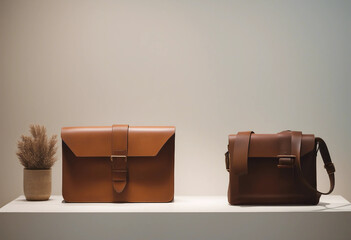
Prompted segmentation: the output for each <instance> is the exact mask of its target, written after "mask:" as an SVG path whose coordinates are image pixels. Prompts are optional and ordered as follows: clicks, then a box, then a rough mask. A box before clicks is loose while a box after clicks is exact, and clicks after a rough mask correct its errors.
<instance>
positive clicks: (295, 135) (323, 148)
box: [291, 132, 335, 196]
mask: <svg viewBox="0 0 351 240" xmlns="http://www.w3.org/2000/svg"><path fill="white" fill-rule="evenodd" d="M301 139H302V133H301V132H291V147H292V149H291V152H292V154H294V155H295V156H296V158H295V168H296V170H297V175H298V178H299V179H300V181H301V182H302V183H303V184H304V185H305V186H306V187H307V188H309V189H311V190H312V191H314V192H315V193H316V194H317V195H319V196H320V195H328V194H330V193H331V192H332V191H333V190H334V187H335V175H334V173H335V167H334V164H333V163H332V161H331V158H330V154H329V150H328V147H327V145H326V143H325V142H324V141H323V139H321V138H316V145H318V149H319V150H320V153H321V156H322V160H323V162H324V167H325V169H326V171H327V173H328V176H329V182H330V187H329V191H328V192H320V191H318V190H317V189H316V188H314V187H312V186H311V184H310V183H309V182H308V181H307V180H306V179H305V177H304V176H303V173H302V169H301V159H300V155H301V153H300V152H301ZM318 149H317V150H318Z"/></svg>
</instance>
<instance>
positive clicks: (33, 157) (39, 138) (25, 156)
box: [16, 125, 57, 169]
mask: <svg viewBox="0 0 351 240" xmlns="http://www.w3.org/2000/svg"><path fill="white" fill-rule="evenodd" d="M30 133H31V134H32V136H24V135H22V136H21V139H20V140H19V141H18V143H17V146H18V151H17V153H16V154H17V156H18V158H19V160H20V162H21V164H22V165H23V166H24V167H25V168H28V169H49V168H51V167H52V165H54V163H55V162H56V157H55V154H56V151H57V146H56V143H57V136H56V135H53V136H52V137H51V138H50V140H48V138H47V135H46V128H45V127H44V126H40V125H31V126H30Z"/></svg>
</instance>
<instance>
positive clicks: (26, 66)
mask: <svg viewBox="0 0 351 240" xmlns="http://www.w3.org/2000/svg"><path fill="white" fill-rule="evenodd" d="M350 3H351V2H350V1H345V2H344V1H291V2H285V1H253V2H251V3H248V2H246V1H242V2H239V1H130V0H129V1H113V0H110V1H26V0H22V1H3V0H0V79H1V82H0V89H1V90H0V91H1V92H0V104H1V105H0V106H1V108H0V110H1V124H0V134H1V135H0V141H1V142H0V164H1V165H0V206H2V205H4V204H5V203H6V202H8V201H10V200H12V199H13V198H15V197H17V196H18V195H20V194H22V167H21V166H20V164H19V162H18V160H17V158H16V156H15V152H16V141H17V139H18V138H19V136H20V135H21V134H22V133H27V132H28V126H29V124H31V123H39V124H44V125H45V126H47V128H48V131H49V133H50V134H53V133H55V134H60V128H61V127H62V126H79V125H84V126H86V125H111V124H113V123H129V124H130V125H175V126H176V127H177V132H176V194H178V195H188V194H191V195H193V194H194V195H215V194H216V195H218V194H219V195H225V194H226V189H227V182H228V175H227V172H226V171H225V168H224V155H223V154H224V152H225V151H226V144H227V135H228V134H229V133H236V132H237V131H239V130H249V129H252V130H254V131H256V132H258V133H270V132H273V133H274V132H278V131H280V130H284V129H296V130H302V131H304V132H305V133H315V134H316V135H318V136H321V137H323V138H324V139H325V140H326V142H327V144H328V146H329V148H330V152H331V155H332V158H333V160H334V161H335V164H336V168H337V175H336V177H337V178H336V189H335V194H342V195H344V196H345V197H347V198H348V199H351V190H350V187H349V184H350V180H351V174H350V172H351V162H350V156H351V147H350V141H351V128H350V125H349V124H350V120H351V109H350V103H351V96H350V90H351V82H350V77H351V70H350V66H351V57H350V56H351V55H350V54H351V47H350V42H351V30H350V24H351V14H350V13H351V4H350ZM60 158H61V153H59V154H58V159H59V160H58V162H57V163H56V165H55V166H54V168H53V193H54V194H60V193H61V160H60ZM318 175H319V178H318V179H319V186H320V188H322V189H324V190H326V189H327V187H328V180H327V177H326V175H325V173H324V170H323V168H322V167H321V164H320V167H319V169H318Z"/></svg>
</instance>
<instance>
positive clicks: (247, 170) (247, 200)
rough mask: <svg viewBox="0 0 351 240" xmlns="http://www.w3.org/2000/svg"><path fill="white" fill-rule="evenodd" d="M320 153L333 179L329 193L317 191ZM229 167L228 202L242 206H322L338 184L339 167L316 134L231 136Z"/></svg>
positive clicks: (240, 133) (286, 133) (228, 157)
mask: <svg viewBox="0 0 351 240" xmlns="http://www.w3.org/2000/svg"><path fill="white" fill-rule="evenodd" d="M318 151H320V153H321V156H322V159H323V162H324V167H325V169H326V171H327V173H328V176H329V180H330V188H329V191H328V192H325V193H322V192H320V191H318V190H317V189H316V187H317V180H316V158H317V153H318ZM225 156H226V158H225V159H226V168H227V171H228V172H229V178H230V181H229V189H228V201H229V203H230V204H232V205H239V204H243V205H244V204H269V205H274V204H306V205H315V204H318V202H319V198H320V196H321V195H325V194H329V193H331V192H332V191H333V189H334V185H335V176H334V172H335V167H334V164H333V163H332V161H331V158H330V154H329V151H328V148H327V145H326V143H325V142H324V141H323V139H321V138H318V137H316V138H315V137H314V135H312V134H302V133H301V132H298V131H283V132H280V133H277V134H255V133H254V132H251V131H249V132H239V133H238V134H236V135H229V144H228V152H227V153H226V154H225Z"/></svg>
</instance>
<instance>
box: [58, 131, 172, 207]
mask: <svg viewBox="0 0 351 240" xmlns="http://www.w3.org/2000/svg"><path fill="white" fill-rule="evenodd" d="M61 137H62V195H63V198H64V199H65V201H66V202H170V201H172V200H173V196H174V141H175V128H174V127H134V126H133V127H132V126H128V125H113V126H112V127H111V126H109V127H64V128H62V131H61Z"/></svg>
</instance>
